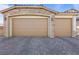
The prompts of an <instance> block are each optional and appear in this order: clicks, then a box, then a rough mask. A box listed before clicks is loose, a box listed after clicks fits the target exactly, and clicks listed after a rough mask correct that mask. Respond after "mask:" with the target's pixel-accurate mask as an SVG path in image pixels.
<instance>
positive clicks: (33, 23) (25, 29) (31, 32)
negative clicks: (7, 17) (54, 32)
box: [12, 18, 48, 36]
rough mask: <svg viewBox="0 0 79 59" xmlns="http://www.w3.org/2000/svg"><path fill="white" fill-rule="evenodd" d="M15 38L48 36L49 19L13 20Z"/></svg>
mask: <svg viewBox="0 0 79 59" xmlns="http://www.w3.org/2000/svg"><path fill="white" fill-rule="evenodd" d="M12 33H13V36H47V35H48V19H47V18H15V19H13V31H12Z"/></svg>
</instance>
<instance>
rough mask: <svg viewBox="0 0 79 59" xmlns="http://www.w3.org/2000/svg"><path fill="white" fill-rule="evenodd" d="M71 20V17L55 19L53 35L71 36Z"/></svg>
mask: <svg viewBox="0 0 79 59" xmlns="http://www.w3.org/2000/svg"><path fill="white" fill-rule="evenodd" d="M71 28H72V20H71V19H55V36H58V37H67V36H71Z"/></svg>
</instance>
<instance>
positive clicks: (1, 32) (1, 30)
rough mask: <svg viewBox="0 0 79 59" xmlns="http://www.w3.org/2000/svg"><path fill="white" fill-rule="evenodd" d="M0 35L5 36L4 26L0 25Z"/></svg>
mask: <svg viewBox="0 0 79 59" xmlns="http://www.w3.org/2000/svg"><path fill="white" fill-rule="evenodd" d="M0 36H3V26H0Z"/></svg>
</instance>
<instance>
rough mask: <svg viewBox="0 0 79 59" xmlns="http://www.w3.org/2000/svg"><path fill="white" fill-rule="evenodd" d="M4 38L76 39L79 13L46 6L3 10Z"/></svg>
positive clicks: (17, 7)
mask: <svg viewBox="0 0 79 59" xmlns="http://www.w3.org/2000/svg"><path fill="white" fill-rule="evenodd" d="M1 13H2V14H3V15H4V26H3V27H2V28H1V30H2V31H0V32H1V35H3V36H4V37H13V36H33V37H50V38H54V37H75V36H77V35H78V34H79V33H78V32H79V27H78V26H79V24H78V22H79V21H78V20H79V19H78V18H79V17H78V14H79V11H78V10H75V9H70V10H67V11H65V12H57V11H54V10H50V9H48V8H47V7H44V6H13V7H10V8H7V9H5V10H2V11H1Z"/></svg>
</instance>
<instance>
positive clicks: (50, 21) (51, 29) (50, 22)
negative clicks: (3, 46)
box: [7, 14, 54, 38]
mask: <svg viewBox="0 0 79 59" xmlns="http://www.w3.org/2000/svg"><path fill="white" fill-rule="evenodd" d="M17 16H27V15H16V16H15V15H14V16H9V17H8V18H9V20H8V24H9V25H8V34H7V37H12V18H14V17H15V18H17ZM28 16H42V17H48V37H50V38H54V26H53V25H54V21H53V19H54V15H43V14H42V15H39V14H38V15H31V14H30V15H28Z"/></svg>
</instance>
